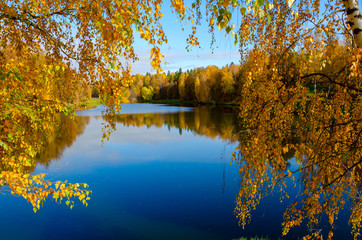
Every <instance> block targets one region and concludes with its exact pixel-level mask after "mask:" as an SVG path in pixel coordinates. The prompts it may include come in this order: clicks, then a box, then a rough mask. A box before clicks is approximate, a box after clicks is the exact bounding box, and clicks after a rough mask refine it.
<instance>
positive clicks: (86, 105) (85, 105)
mask: <svg viewBox="0 0 362 240" xmlns="http://www.w3.org/2000/svg"><path fill="white" fill-rule="evenodd" d="M101 104H103V103H102V100H101V99H99V98H92V99H89V100H88V101H85V102H81V103H78V104H74V105H72V108H73V109H74V110H75V111H81V110H88V109H92V108H95V107H96V106H97V105H101Z"/></svg>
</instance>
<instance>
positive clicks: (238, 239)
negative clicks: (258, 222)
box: [233, 237, 270, 240]
mask: <svg viewBox="0 0 362 240" xmlns="http://www.w3.org/2000/svg"><path fill="white" fill-rule="evenodd" d="M233 240H270V238H268V237H251V238H247V237H241V238H236V239H233Z"/></svg>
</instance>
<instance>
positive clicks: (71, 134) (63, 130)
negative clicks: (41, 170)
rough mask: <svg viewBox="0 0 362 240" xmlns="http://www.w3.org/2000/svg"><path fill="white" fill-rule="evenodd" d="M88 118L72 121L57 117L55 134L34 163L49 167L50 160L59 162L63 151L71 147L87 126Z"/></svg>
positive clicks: (71, 119)
mask: <svg viewBox="0 0 362 240" xmlns="http://www.w3.org/2000/svg"><path fill="white" fill-rule="evenodd" d="M89 121H90V117H89V116H83V117H78V118H76V119H73V118H71V117H68V116H63V115H62V116H58V128H57V132H56V134H54V135H53V136H52V138H51V139H48V142H47V143H46V144H45V145H44V147H43V149H42V150H41V151H40V152H39V153H38V154H37V155H36V162H37V163H38V164H42V165H45V166H49V164H50V162H51V161H52V160H59V159H60V158H61V157H62V154H63V151H64V150H65V149H66V148H67V147H71V146H72V145H73V143H74V141H75V140H76V139H77V136H78V135H81V134H82V133H83V132H84V130H85V128H86V126H87V125H88V124H89Z"/></svg>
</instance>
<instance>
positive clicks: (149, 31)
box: [0, 0, 362, 239]
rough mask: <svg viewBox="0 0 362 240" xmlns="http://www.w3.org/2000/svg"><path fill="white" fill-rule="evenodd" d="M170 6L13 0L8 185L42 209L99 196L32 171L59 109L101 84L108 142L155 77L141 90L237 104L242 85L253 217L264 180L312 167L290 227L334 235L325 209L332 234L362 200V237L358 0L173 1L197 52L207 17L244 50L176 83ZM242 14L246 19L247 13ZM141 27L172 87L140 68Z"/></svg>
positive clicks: (0, 113)
mask: <svg viewBox="0 0 362 240" xmlns="http://www.w3.org/2000/svg"><path fill="white" fill-rule="evenodd" d="M161 4H162V1H161V0H129V1H108V0H96V1H92V2H89V1H83V0H82V1H63V0H57V1H49V0H44V1H33V0H28V1H0V27H1V28H0V90H1V91H0V130H1V131H0V157H1V175H0V183H1V185H8V186H9V187H10V189H11V191H12V192H13V193H14V194H17V195H21V196H23V197H24V198H25V199H27V200H28V201H30V202H31V203H32V205H33V206H34V208H35V210H36V209H39V208H40V205H41V204H42V203H43V202H44V201H45V199H46V198H47V197H53V198H54V199H56V200H57V199H64V198H66V199H67V202H66V203H67V204H70V205H71V206H73V204H72V202H71V200H70V198H71V197H74V196H75V197H77V198H79V200H81V201H82V202H84V204H87V202H86V200H87V199H88V196H87V195H88V194H89V191H87V190H86V189H84V188H86V187H87V185H84V184H83V185H80V184H69V183H66V182H58V181H57V182H55V183H50V182H49V181H47V180H46V179H45V178H44V175H42V174H40V175H35V176H31V175H30V174H29V170H27V169H28V167H31V166H34V164H35V163H34V158H35V156H36V155H37V153H38V151H39V150H40V149H41V148H42V147H43V146H44V145H45V143H46V141H47V139H49V138H52V136H54V134H55V132H56V131H55V129H56V127H57V120H56V119H57V117H56V116H57V114H60V113H61V114H68V115H69V114H70V112H71V110H70V108H69V104H70V103H72V102H77V101H80V100H82V99H87V98H89V97H90V95H91V94H92V92H91V89H90V87H89V86H90V85H93V86H97V89H96V90H95V91H94V93H97V94H99V96H100V98H101V99H102V100H103V102H104V103H105V105H106V106H107V108H106V111H105V113H104V114H105V119H106V120H107V121H108V123H107V124H105V126H104V129H105V130H106V131H107V132H105V134H104V135H103V136H104V138H107V136H108V135H107V134H109V133H110V132H111V131H113V130H114V126H115V116H116V114H117V113H118V112H119V111H120V103H121V102H124V101H125V99H129V98H132V96H133V95H132V92H131V91H130V90H129V88H130V87H131V86H132V85H133V83H134V82H140V81H142V84H141V83H137V85H136V86H141V85H142V87H141V88H138V89H136V90H135V91H134V95H136V96H142V95H143V98H144V99H149V98H150V95H152V94H151V93H152V89H153V94H159V95H160V97H161V95H162V94H166V95H167V96H171V97H172V98H173V97H174V96H175V97H178V98H180V99H185V100H187V99H196V100H197V101H199V102H209V101H223V102H229V101H234V96H235V94H237V96H240V98H239V99H238V102H240V103H241V104H240V106H241V107H240V114H239V115H240V122H241V124H242V126H243V128H244V130H243V131H242V133H243V134H241V135H240V146H239V148H238V150H239V156H240V160H239V164H240V175H241V181H242V183H241V189H240V192H239V194H238V196H237V206H236V213H237V215H238V216H239V219H240V223H241V224H242V225H245V224H246V222H247V221H248V220H249V219H250V213H251V210H252V209H253V208H255V207H256V206H257V204H258V203H259V201H260V199H261V198H262V197H263V196H264V194H263V193H262V192H261V191H260V190H261V189H265V188H266V189H267V190H268V191H266V194H268V193H270V192H272V191H273V190H274V189H276V188H279V189H280V190H281V191H283V190H284V184H285V181H286V179H287V178H293V177H294V175H295V174H296V173H297V172H299V173H300V176H302V177H301V178H300V181H302V182H303V186H304V192H303V196H304V199H303V200H302V201H301V202H299V203H296V204H294V205H292V206H290V208H289V210H288V212H287V213H286V215H285V221H284V223H283V227H284V230H283V234H287V233H288V231H289V230H290V228H292V227H294V226H298V225H300V224H301V222H302V221H304V220H305V221H307V222H308V223H309V226H310V229H311V233H310V234H309V235H308V236H306V237H305V238H307V239H308V238H321V235H320V231H318V230H315V229H318V228H317V227H316V226H318V224H319V223H320V217H321V216H327V218H328V220H329V224H330V226H331V231H330V232H329V234H328V238H332V236H333V225H334V221H335V219H336V217H337V216H338V212H339V208H340V206H343V205H344V204H345V203H346V202H347V201H350V202H352V210H351V217H350V223H351V225H352V228H353V235H354V237H355V238H357V237H358V236H359V230H360V227H361V220H362V202H361V197H360V195H361V193H360V188H361V182H362V180H361V174H360V172H361V162H362V153H361V149H362V141H361V136H362V134H361V133H362V128H361V126H362V124H361V121H362V116H361V114H362V109H361V90H362V89H361V88H362V86H361V84H362V73H361V69H362V68H361V58H362V52H361V51H362V50H361V46H362V43H361V39H362V38H361V36H362V35H361V34H362V26H361V25H362V21H361V14H360V11H359V6H358V2H357V1H354V0H344V1H340V0H332V1H328V3H327V4H325V2H324V1H316V0H296V1H293V0H287V1H279V0H273V1H267V0H256V1H249V0H247V1H237V0H218V1H211V0H210V1H206V3H205V4H203V3H201V1H198V0H197V1H195V2H194V3H192V4H191V5H190V6H187V5H186V4H185V2H184V1H182V0H171V5H172V8H173V10H174V11H175V12H176V16H177V17H178V19H179V20H180V21H185V22H186V21H187V22H188V23H189V25H188V27H189V29H190V35H189V37H188V38H187V39H186V41H187V43H188V44H189V47H192V46H197V45H198V44H199V41H198V38H197V26H198V25H199V24H200V23H201V18H202V17H203V15H204V16H205V19H206V21H207V22H208V25H209V29H210V33H211V36H212V39H213V40H212V41H213V42H214V40H215V39H214V37H213V34H214V31H215V28H219V29H220V30H222V31H224V32H225V34H228V35H229V36H230V37H231V38H232V39H233V40H234V42H235V44H239V46H240V53H241V69H239V70H237V72H238V74H237V73H236V71H234V70H231V71H230V69H227V68H224V69H221V70H219V69H216V68H214V67H212V66H211V67H207V68H206V69H203V70H195V71H194V72H192V73H190V74H188V75H187V74H185V73H180V74H179V75H178V76H177V81H174V79H175V78H174V77H172V78H171V77H170V78H169V79H167V76H166V75H165V74H164V73H163V71H162V69H161V68H160V66H161V62H162V61H163V55H162V52H161V50H160V46H161V45H162V44H163V43H166V42H167V38H166V35H165V33H164V31H163V27H162V25H161V24H160V23H159V22H160V19H161V18H162V17H163V12H162V10H161ZM202 7H205V11H202V10H201V9H202ZM235 15H239V16H240V17H241V20H240V21H238V22H236V21H235V19H236V18H235ZM238 19H239V18H238ZM136 32H138V34H137V35H139V36H140V37H141V38H142V39H144V40H145V41H146V42H147V43H148V44H149V45H150V46H151V47H150V49H151V50H150V64H151V66H152V67H153V68H155V69H156V72H157V78H159V80H163V81H164V86H165V87H164V88H163V86H162V84H160V83H161V81H159V80H158V81H157V82H158V83H157V84H156V86H152V81H151V76H145V77H144V78H143V77H142V78H141V77H137V75H136V76H132V63H133V62H134V61H136V60H137V59H138V58H137V56H136V54H135V50H134V46H133V44H134V37H135V36H136ZM175 74H177V73H175ZM238 79H240V80H241V81H239V82H238ZM96 82H97V83H96ZM151 87H152V89H151ZM142 89H143V91H142ZM162 89H166V93H165V92H164V91H163V90H162ZM220 90H221V91H220ZM133 97H134V96H133ZM290 151H292V152H294V154H295V158H296V161H297V162H298V163H299V169H298V171H297V172H288V167H287V166H288V164H287V161H286V160H285V158H284V157H283V155H284V154H286V153H288V152H290ZM237 159H239V158H237ZM296 181H297V179H296ZM283 183H284V184H283ZM262 186H264V187H263V188H262Z"/></svg>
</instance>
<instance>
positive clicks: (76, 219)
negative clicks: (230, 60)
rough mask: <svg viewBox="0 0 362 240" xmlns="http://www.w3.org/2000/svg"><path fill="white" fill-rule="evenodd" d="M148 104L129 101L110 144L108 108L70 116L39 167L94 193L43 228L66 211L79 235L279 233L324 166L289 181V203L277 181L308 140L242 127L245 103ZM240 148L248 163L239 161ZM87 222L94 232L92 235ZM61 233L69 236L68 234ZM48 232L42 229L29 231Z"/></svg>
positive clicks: (295, 232)
mask: <svg viewBox="0 0 362 240" xmlns="http://www.w3.org/2000/svg"><path fill="white" fill-rule="evenodd" d="M148 106H149V107H147V105H132V104H130V105H126V106H125V107H124V108H123V109H124V110H125V111H123V114H120V115H118V116H117V117H116V118H115V122H116V124H117V131H116V132H114V133H112V135H111V137H110V140H109V142H108V143H106V144H105V145H104V148H101V143H100V139H101V134H102V132H101V129H102V125H101V124H102V123H103V122H104V118H103V117H102V116H101V110H102V108H97V109H93V110H90V111H84V112H81V113H80V114H79V115H82V116H79V117H78V118H77V119H76V122H73V120H71V119H68V118H61V127H60V129H59V131H60V132H61V133H62V134H61V135H58V136H57V137H54V138H53V139H52V140H51V141H49V143H48V147H47V148H46V149H44V151H43V152H41V153H39V155H38V156H37V159H38V163H40V164H38V165H37V169H36V170H35V171H40V172H47V171H48V174H49V176H50V177H53V176H54V175H56V176H59V175H61V176H62V178H63V179H67V180H70V181H72V182H86V183H88V184H89V185H90V186H91V188H92V190H93V193H94V194H93V196H92V199H91V201H90V205H89V206H88V208H86V209H85V208H81V207H76V208H74V209H73V210H72V211H73V212H69V210H68V209H64V208H61V210H58V209H59V206H58V205H55V206H50V207H49V208H46V209H45V208H44V209H42V211H40V212H39V213H37V215H30V216H27V218H29V219H32V220H34V222H33V224H36V225H42V224H44V222H45V221H47V220H48V218H51V217H52V216H54V214H57V216H59V220H58V221H69V224H68V225H67V229H68V230H69V232H70V233H72V234H73V236H74V238H81V239H83V238H88V239H97V238H102V239H114V238H123V239H198V240H199V239H233V238H237V237H240V236H249V237H255V236H256V235H258V236H261V235H262V236H268V237H270V238H272V239H278V237H280V235H281V233H282V228H281V223H282V221H283V213H284V211H285V210H286V209H287V207H288V206H289V205H290V204H292V203H293V202H294V200H295V199H299V200H300V199H301V198H300V197H301V194H300V193H301V192H302V191H303V188H304V183H305V182H304V181H305V179H308V178H307V177H306V176H313V175H314V172H315V171H316V170H317V169H313V168H305V171H304V172H303V174H305V175H303V174H302V175H301V176H300V179H301V180H300V182H297V183H298V185H299V186H297V187H296V188H294V187H293V184H292V182H291V181H288V180H286V181H283V182H280V186H283V191H286V190H287V191H288V192H287V193H288V195H289V196H290V197H291V198H290V199H284V200H283V204H280V197H281V196H282V195H283V194H280V193H278V192H275V193H274V194H272V192H271V191H270V192H267V191H269V190H270V188H269V189H268V187H270V182H271V181H273V180H275V179H272V178H273V177H275V176H276V177H279V178H282V177H284V176H285V174H288V172H286V170H289V171H298V170H299V169H300V168H299V167H300V166H299V163H298V162H297V161H295V158H294V156H295V154H296V153H297V154H298V152H297V151H298V150H299V149H298V148H292V147H289V148H285V147H286V146H291V145H295V146H297V145H298V144H300V141H301V139H300V136H298V135H297V134H292V133H291V134H289V135H283V136H279V135H278V133H277V132H275V133H271V134H263V133H250V132H245V131H243V130H241V129H240V127H239V125H238V122H239V121H238V119H237V111H238V110H237V109H235V108H222V107H209V106H200V107H195V108H183V107H176V106H172V107H170V112H167V106H159V107H157V106H154V105H148ZM132 107H135V109H133V110H132ZM127 108H128V109H129V111H130V112H132V114H131V113H130V112H128V113H127V111H128V110H127ZM141 110H142V111H144V110H146V111H145V112H144V113H140V111H141ZM240 133H242V134H240ZM236 148H237V149H238V150H237V151H238V152H237V154H236V157H238V159H236V160H235V161H236V162H238V163H239V166H236V164H233V163H232V165H230V161H231V159H232V151H235V149H236ZM266 153H273V154H276V155H272V156H266V155H265V154H266ZM278 154H279V155H278ZM52 159H58V161H52ZM265 159H267V160H268V161H266V160H265ZM273 174H274V175H273ZM298 177H299V176H298ZM268 178H269V179H268ZM235 180H236V181H235ZM283 183H284V184H285V186H284V185H283ZM278 186H279V185H278ZM272 190H273V189H272ZM277 190H279V189H277ZM240 193H241V194H240ZM268 193H270V195H269V196H268V198H263V197H264V196H265V195H267V194H268ZM243 194H244V195H243ZM245 194H249V195H248V196H250V197H251V198H252V197H253V198H254V199H255V197H257V198H259V196H260V198H259V199H258V202H257V204H259V208H258V209H256V210H255V209H247V210H245V211H244V210H243V209H242V207H243V205H242V204H245V203H246V201H248V200H249V199H250V198H247V197H245ZM235 196H236V200H235ZM242 196H244V197H242ZM250 203H251V204H254V206H255V205H256V202H254V203H253V202H249V204H250ZM2 204H3V203H1V202H0V206H1V205H2ZM5 205H6V204H5ZM5 205H4V206H5ZM235 206H236V208H237V209H236V213H240V212H242V211H244V213H245V212H247V211H248V212H249V213H250V214H251V215H252V222H251V223H250V224H248V225H247V226H246V229H245V230H242V229H241V228H240V227H239V226H238V220H237V219H236V217H235V215H234V213H233V212H234V209H235ZM346 206H348V205H346ZM0 211H1V208H0ZM14 211H15V210H14ZM21 214H22V213H19V212H17V215H20V216H18V217H17V218H24V216H21ZM39 216H40V218H39ZM291 216H294V215H291ZM340 219H342V220H343V221H344V222H343V224H342V226H343V227H341V228H338V227H337V228H336V231H335V234H336V236H337V239H338V238H339V237H341V236H346V234H347V235H348V233H349V232H350V229H348V228H346V227H345V221H346V218H345V217H343V215H342V217H340ZM327 221H328V220H327ZM337 224H338V223H337ZM28 227H29V228H32V227H34V225H31V224H30V225H29V226H28ZM22 228H24V229H26V228H27V226H22ZM78 228H81V229H91V230H89V232H87V233H86V234H83V233H82V234H83V235H82V234H81V233H80V232H79V231H78V230H77V229H78ZM51 229H52V230H51V231H52V234H56V235H57V237H58V238H59V239H62V238H63V239H64V238H67V235H66V234H64V233H62V232H61V231H59V230H57V229H55V228H51ZM0 231H2V232H7V230H6V226H1V225H0ZM44 231H45V230H44ZM47 231H49V230H47ZM306 233H307V228H306V226H302V227H301V228H296V229H292V230H291V232H290V233H289V234H288V235H287V238H286V239H299V238H300V236H303V235H305V234H306ZM49 234H50V233H49ZM47 236H48V237H49V236H50V235H47ZM348 236H349V235H348ZM348 236H347V238H348ZM40 238H41V237H39V235H37V234H34V235H33V236H32V237H29V239H40ZM45 239H46V238H45Z"/></svg>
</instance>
